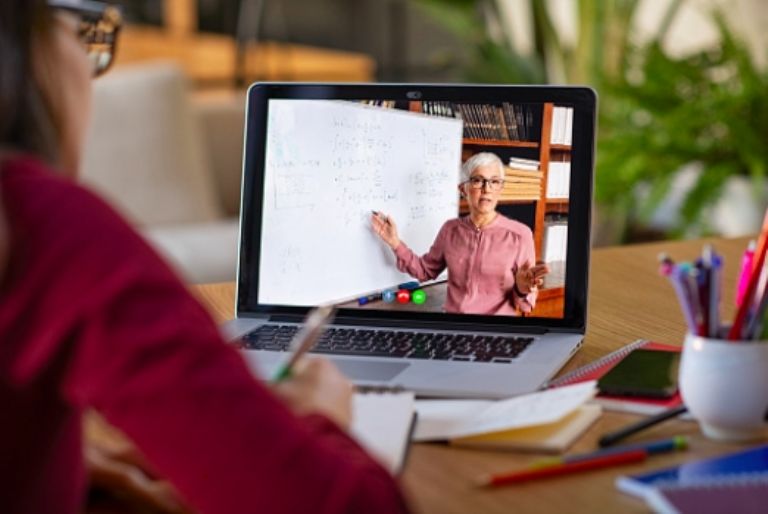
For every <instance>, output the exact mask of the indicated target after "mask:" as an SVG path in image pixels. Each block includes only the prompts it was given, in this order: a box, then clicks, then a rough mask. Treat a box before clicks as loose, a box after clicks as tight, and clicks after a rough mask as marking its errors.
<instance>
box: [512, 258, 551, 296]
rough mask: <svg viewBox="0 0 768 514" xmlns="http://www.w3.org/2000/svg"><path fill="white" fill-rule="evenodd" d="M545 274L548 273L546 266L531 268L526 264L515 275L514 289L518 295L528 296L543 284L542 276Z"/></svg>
mask: <svg viewBox="0 0 768 514" xmlns="http://www.w3.org/2000/svg"><path fill="white" fill-rule="evenodd" d="M547 273H549V268H548V267H547V265H546V264H544V263H542V264H537V265H536V266H531V265H530V264H528V263H527V262H526V263H525V264H523V265H522V266H520V267H519V268H518V270H517V273H515V287H517V290H518V291H519V292H520V293H523V294H524V295H525V294H528V293H530V292H531V291H533V290H535V289H538V288H539V287H541V286H542V284H544V275H546V274H547Z"/></svg>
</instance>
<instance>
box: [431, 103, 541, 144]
mask: <svg viewBox="0 0 768 514" xmlns="http://www.w3.org/2000/svg"><path fill="white" fill-rule="evenodd" d="M433 103H440V102H422V112H424V113H427V114H431V113H432V111H433V110H434V106H432V105H431V104H433ZM534 108H535V106H532V105H527V104H510V103H508V102H504V103H502V104H500V105H499V104H462V103H457V104H452V105H450V106H449V107H448V108H445V107H444V106H443V110H444V111H445V112H446V114H445V115H446V116H452V117H456V118H461V120H462V121H463V122H464V137H465V138H469V139H488V140H497V141H530V138H531V136H532V135H533V131H534V129H533V123H534V113H533V109H534Z"/></svg>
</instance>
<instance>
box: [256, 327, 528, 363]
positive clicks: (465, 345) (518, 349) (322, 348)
mask: <svg viewBox="0 0 768 514" xmlns="http://www.w3.org/2000/svg"><path fill="white" fill-rule="evenodd" d="M298 329H299V327H298V326H297V325H262V326H261V327H259V328H257V329H256V330H254V331H252V332H250V333H248V334H246V335H245V336H244V337H243V338H242V347H243V348H247V349H251V350H272V351H285V350H288V349H289V346H290V344H291V341H292V340H293V337H294V336H295V335H296V332H297V331H298ZM532 342H533V338H532V337H514V336H498V335H472V334H434V333H423V332H408V331H402V330H372V329H354V328H328V329H326V330H325V331H324V332H323V334H322V335H321V336H320V339H319V340H318V342H317V344H316V345H315V347H314V349H313V350H312V353H323V354H333V355H357V356H361V357H371V356H374V357H400V358H407V359H435V360H453V361H472V362H493V363H510V362H512V359H514V358H515V357H517V356H519V355H520V353H522V352H523V350H525V349H526V348H527V347H528V345H530V344H531V343H532Z"/></svg>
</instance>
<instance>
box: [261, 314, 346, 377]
mask: <svg viewBox="0 0 768 514" xmlns="http://www.w3.org/2000/svg"><path fill="white" fill-rule="evenodd" d="M335 310H336V309H335V308H334V307H333V306H332V305H324V306H321V307H317V308H316V309H314V310H312V311H311V312H310V313H309V314H308V315H307V319H306V321H305V322H304V326H303V327H302V328H301V330H299V332H298V334H296V337H294V339H293V341H292V342H291V350H292V353H291V356H290V358H289V359H288V361H286V362H285V363H284V364H283V365H281V366H280V367H279V368H278V370H277V372H276V373H275V376H274V377H273V378H272V381H273V382H280V381H282V380H285V379H287V378H290V376H291V373H292V371H293V367H294V366H295V365H296V363H297V362H298V361H299V359H300V358H301V357H302V356H303V355H304V354H305V353H307V352H308V351H309V350H311V349H312V347H313V346H314V345H315V343H316V342H317V340H318V339H319V338H320V335H321V334H322V333H323V329H324V328H325V325H326V323H328V321H329V320H330V319H331V318H332V317H333V313H334V312H335Z"/></svg>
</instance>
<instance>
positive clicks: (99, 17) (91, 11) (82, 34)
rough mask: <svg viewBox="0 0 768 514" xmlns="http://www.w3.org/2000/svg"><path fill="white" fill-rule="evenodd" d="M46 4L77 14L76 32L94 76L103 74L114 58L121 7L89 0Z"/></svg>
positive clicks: (49, 1) (71, 0)
mask: <svg viewBox="0 0 768 514" xmlns="http://www.w3.org/2000/svg"><path fill="white" fill-rule="evenodd" d="M48 6H49V7H51V8H53V9H60V10H63V11H67V12H70V13H73V14H75V15H77V16H78V18H79V19H78V27H77V35H78V37H79V38H80V40H81V41H82V42H83V44H84V45H85V48H86V51H87V52H88V58H89V59H90V60H91V65H92V67H93V76H94V77H98V76H99V75H103V74H104V73H105V72H106V71H107V70H108V69H109V67H110V66H111V65H112V62H113V61H114V57H115V49H116V46H117V34H118V33H119V32H120V26H121V25H122V22H123V14H122V11H121V10H120V8H119V7H117V6H115V5H110V4H105V3H103V2H92V1H89V0H48Z"/></svg>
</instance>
